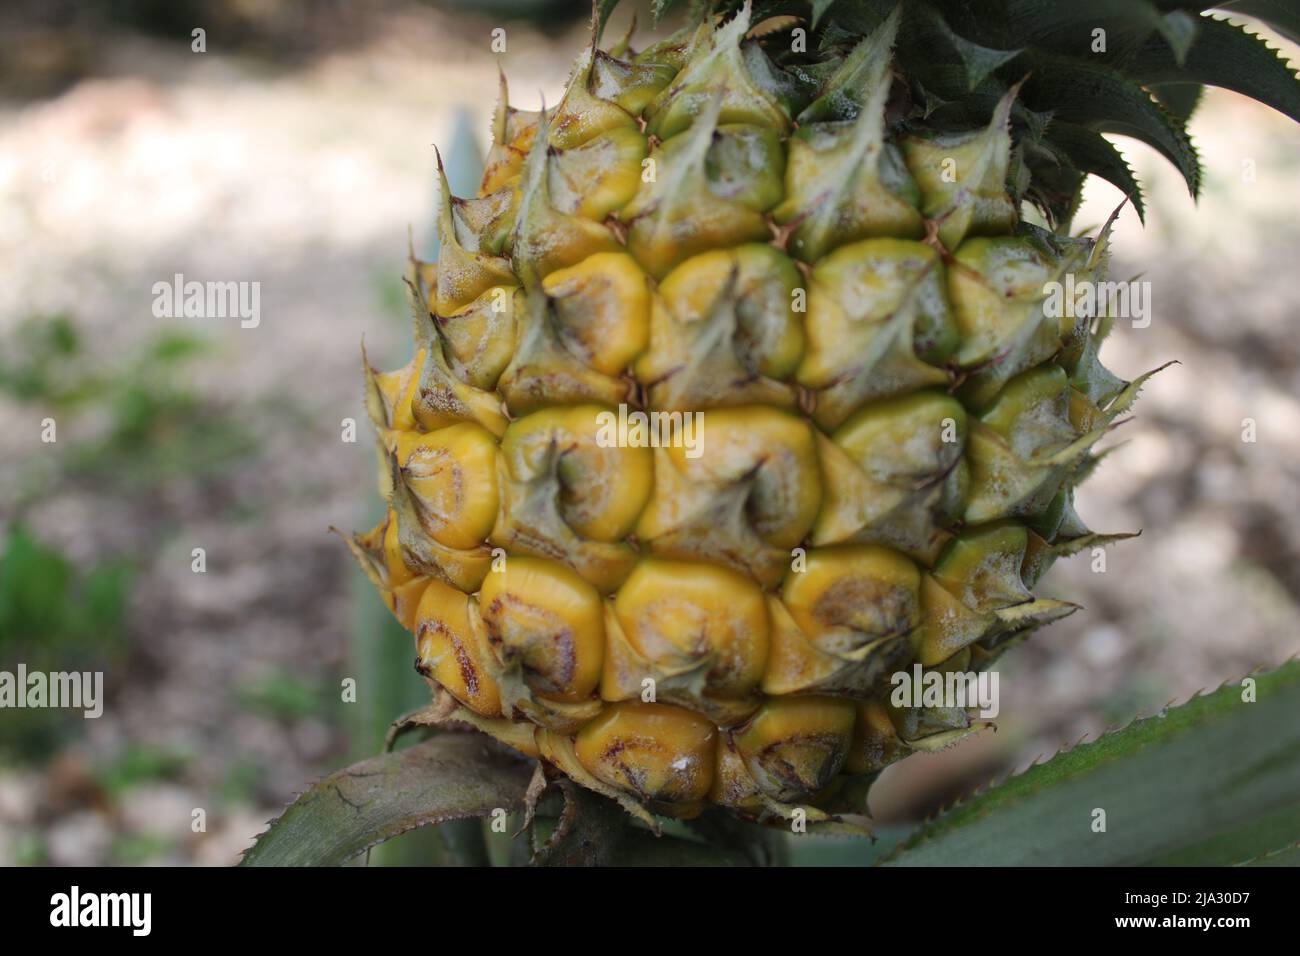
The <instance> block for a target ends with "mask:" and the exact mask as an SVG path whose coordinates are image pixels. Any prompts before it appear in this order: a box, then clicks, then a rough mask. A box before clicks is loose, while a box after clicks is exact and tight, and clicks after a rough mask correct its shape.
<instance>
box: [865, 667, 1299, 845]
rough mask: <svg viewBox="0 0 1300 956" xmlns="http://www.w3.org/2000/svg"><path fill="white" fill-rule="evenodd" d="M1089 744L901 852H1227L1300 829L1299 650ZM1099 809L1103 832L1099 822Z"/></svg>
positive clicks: (963, 810)
mask: <svg viewBox="0 0 1300 956" xmlns="http://www.w3.org/2000/svg"><path fill="white" fill-rule="evenodd" d="M1255 680H1256V681H1257V685H1256V691H1257V695H1258V699H1257V700H1256V701H1255V702H1253V703H1247V702H1244V701H1243V700H1242V694H1243V690H1242V688H1241V687H1240V686H1238V685H1225V686H1224V687H1222V688H1220V689H1219V690H1218V691H1215V692H1214V693H1212V694H1208V695H1205V696H1202V697H1197V698H1194V699H1193V700H1191V701H1189V702H1187V703H1186V704H1184V705H1182V706H1181V707H1177V708H1174V709H1172V710H1169V711H1166V712H1164V713H1163V714H1161V715H1159V716H1157V717H1152V718H1148V719H1146V720H1140V721H1136V722H1135V723H1133V724H1130V725H1129V726H1128V727H1126V728H1124V729H1123V730H1120V731H1116V732H1114V733H1112V734H1108V735H1106V736H1105V737H1102V738H1101V739H1100V740H1097V741H1095V742H1092V743H1087V744H1082V745H1080V746H1078V747H1075V748H1074V749H1072V750H1070V751H1068V752H1065V753H1062V754H1059V755H1057V756H1056V757H1054V758H1052V759H1051V760H1050V761H1048V762H1047V763H1044V764H1040V765H1037V766H1034V767H1032V768H1030V769H1029V770H1027V771H1026V772H1024V773H1023V774H1020V775H1019V776H1016V777H1013V778H1011V780H1009V781H1007V782H1006V783H1005V784H1003V785H1002V786H1000V787H997V788H995V789H993V790H990V791H988V792H986V793H983V794H980V795H979V796H977V797H975V798H973V799H971V800H970V801H968V802H967V803H965V804H962V805H960V806H958V807H957V808H955V809H954V810H953V811H951V812H950V813H948V814H946V815H945V816H943V817H940V818H939V819H938V820H936V821H934V822H933V823H931V824H930V825H928V826H926V827H925V828H923V829H922V830H921V831H920V832H919V833H918V834H917V835H915V836H914V837H913V838H912V839H911V840H909V841H908V843H907V844H906V845H905V846H904V847H903V848H902V849H901V850H900V851H899V852H898V853H896V854H895V855H894V857H892V858H891V859H890V860H889V861H888V862H889V863H890V864H893V865H945V864H966V865H971V864H974V865H1038V866H1050V865H1085V866H1086V865H1135V864H1150V863H1165V864H1168V865H1174V864H1179V865H1182V864H1198V865H1226V864H1231V863H1235V862H1240V861H1242V860H1243V859H1250V858H1252V857H1256V856H1262V855H1264V854H1267V853H1269V852H1270V851H1272V850H1279V849H1281V848H1283V847H1286V846H1290V845H1292V844H1294V843H1295V842H1296V841H1297V840H1298V839H1300V720H1297V719H1296V715H1297V714H1298V713H1300V662H1297V661H1292V662H1290V663H1288V664H1286V665H1284V666H1283V667H1280V668H1278V669H1277V670H1275V671H1272V672H1270V673H1267V674H1262V675H1259V676H1258V677H1257V678H1255ZM1097 810H1104V811H1105V819H1106V830H1105V832H1095V831H1094V821H1095V820H1096V819H1098V817H1097V815H1096V811H1097Z"/></svg>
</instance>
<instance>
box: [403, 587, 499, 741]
mask: <svg viewBox="0 0 1300 956" xmlns="http://www.w3.org/2000/svg"><path fill="white" fill-rule="evenodd" d="M415 647H416V657H417V666H418V667H419V668H420V670H421V672H422V673H424V674H425V675H426V676H428V677H431V678H432V679H433V680H436V681H437V682H438V683H439V684H441V685H442V686H443V687H445V688H446V689H447V690H448V691H449V692H450V693H451V695H452V696H453V697H455V698H456V699H457V700H459V701H460V702H461V703H462V704H464V705H465V706H466V707H468V708H470V709H471V710H472V711H474V712H475V713H477V714H482V715H483V716H484V717H500V716H501V691H500V687H499V686H498V684H497V682H496V679H495V678H494V676H493V674H492V672H491V670H490V667H491V661H492V656H491V650H490V649H489V647H488V644H487V633H486V631H485V630H484V628H483V625H482V622H481V621H480V620H479V617H478V609H477V607H476V606H475V601H474V599H473V598H472V597H470V596H468V595H466V594H463V593H462V592H460V591H458V590H457V589H456V588H454V587H452V586H451V585H449V584H444V583H443V582H441V581H430V582H429V586H428V587H427V588H426V589H425V592H424V596H423V597H422V598H421V599H420V605H419V607H418V608H417V609H416V612H415Z"/></svg>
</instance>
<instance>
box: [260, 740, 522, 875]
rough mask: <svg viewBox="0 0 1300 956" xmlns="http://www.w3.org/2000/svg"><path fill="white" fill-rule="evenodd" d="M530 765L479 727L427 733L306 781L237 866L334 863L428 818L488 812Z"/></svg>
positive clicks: (516, 798) (503, 803) (510, 798)
mask: <svg viewBox="0 0 1300 956" xmlns="http://www.w3.org/2000/svg"><path fill="white" fill-rule="evenodd" d="M530 773H531V770H530V769H529V767H528V765H527V763H525V762H524V761H523V760H522V759H515V758H512V757H511V756H509V755H508V754H506V753H505V752H504V751H503V750H502V749H501V748H499V747H497V746H496V745H495V744H493V743H492V742H491V741H490V740H489V739H488V738H487V737H484V736H483V735H481V734H470V733H442V734H439V735H438V736H436V737H434V738H433V739H431V740H427V741H425V742H423V743H420V744H416V745H415V746H413V747H408V748H406V749H405V750H399V751H397V752H395V753H389V754H384V755H383V756H379V757H372V758H370V759H369V760H363V761H362V762H360V763H358V764H353V765H352V766H351V767H347V768H345V769H343V770H339V771H336V772H334V773H332V774H330V775H329V776H327V777H325V778H323V779H322V780H320V781H319V782H317V783H316V784H314V785H313V786H311V787H310V788H308V789H307V791H306V792H304V793H303V794H302V795H301V796H299V797H298V799H297V800H295V801H294V802H293V803H292V804H290V805H289V807H288V809H286V810H285V812H284V813H282V814H281V815H280V816H279V817H278V818H277V819H276V820H275V821H274V822H273V823H272V824H271V826H270V827H269V828H268V829H267V831H266V832H265V833H263V834H262V835H261V836H260V837H259V838H258V840H257V842H256V843H254V844H253V846H252V847H250V848H249V849H248V850H247V851H246V852H245V853H244V858H243V860H242V861H241V862H240V865H241V866H336V865H339V864H341V863H345V862H347V861H348V860H350V859H352V858H353V857H355V856H357V855H359V854H361V853H363V852H365V851H366V850H367V849H369V848H370V847H372V846H374V845H376V844H377V843H382V842H383V841H384V840H387V839H390V838H392V837H395V836H397V835H398V834H401V833H405V832H406V831H408V830H413V829H415V828H416V827H421V826H426V825H428V824H435V823H444V822H446V821H448V820H463V819H466V818H469V817H480V816H487V815H489V814H491V813H492V811H493V810H496V809H498V808H501V809H506V810H509V809H510V808H512V807H516V806H518V805H519V804H520V802H521V801H522V799H523V795H524V791H525V790H526V789H527V786H528V779H529V776H530Z"/></svg>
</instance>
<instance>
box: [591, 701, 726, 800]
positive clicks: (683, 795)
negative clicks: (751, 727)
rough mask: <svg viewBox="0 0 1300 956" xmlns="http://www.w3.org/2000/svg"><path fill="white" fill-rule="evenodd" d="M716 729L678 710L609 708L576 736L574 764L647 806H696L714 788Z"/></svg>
mask: <svg viewBox="0 0 1300 956" xmlns="http://www.w3.org/2000/svg"><path fill="white" fill-rule="evenodd" d="M717 737H718V731H717V728H715V727H714V726H713V724H712V723H710V722H709V721H708V720H706V719H705V718H703V717H700V716H698V715H696V714H692V713H690V712H689V711H686V710H682V709H681V708H678V707H669V706H666V705H664V704H646V703H641V702H639V701H625V702H622V703H617V704H611V705H610V706H608V707H607V708H605V710H604V711H603V712H602V713H601V715H600V716H599V717H597V718H596V719H595V720H593V721H591V722H590V723H588V724H587V725H586V726H584V727H583V728H582V729H581V730H580V731H578V734H577V738H576V744H575V748H574V749H575V752H576V753H577V757H578V760H579V761H580V762H581V763H582V765H583V766H584V767H585V768H586V769H587V770H588V771H590V772H591V773H592V774H593V775H594V776H595V777H596V778H597V779H599V780H601V781H603V782H605V783H607V784H609V785H610V786H612V787H619V788H622V789H624V790H628V791H631V792H632V793H635V794H637V795H638V796H639V797H641V798H642V799H643V800H646V801H648V802H650V803H664V804H671V805H675V806H676V807H677V808H679V809H684V808H687V807H692V806H695V805H698V804H701V803H702V802H703V801H704V799H705V797H707V796H708V793H709V788H710V787H711V786H712V785H713V771H714V764H715V762H716V756H715V751H716V748H717Z"/></svg>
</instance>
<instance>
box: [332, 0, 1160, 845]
mask: <svg viewBox="0 0 1300 956" xmlns="http://www.w3.org/2000/svg"><path fill="white" fill-rule="evenodd" d="M748 29H749V15H748V9H747V8H746V9H743V10H741V11H740V12H739V13H738V14H736V15H735V16H734V17H733V18H732V19H731V20H730V21H727V22H722V23H717V24H714V23H712V22H711V21H707V20H706V21H705V22H703V23H701V24H700V25H699V26H698V27H694V28H691V29H687V30H685V31H683V32H681V33H679V34H677V35H675V36H673V37H671V38H669V39H668V40H665V41H663V42H661V43H659V44H657V45H656V46H653V47H651V48H649V49H647V50H644V51H642V52H641V53H639V54H633V53H632V52H631V51H630V49H629V48H628V45H627V40H626V39H625V40H624V41H622V42H620V43H618V44H615V45H614V46H613V47H612V48H611V50H610V51H603V50H600V49H598V48H597V47H596V45H595V42H594V40H593V43H592V45H591V46H589V47H588V49H587V50H586V51H584V52H583V54H582V55H581V56H580V57H579V59H578V61H577V63H576V64H575V67H574V72H573V75H572V78H571V80H570V83H569V86H568V88H567V91H566V93H565V96H564V97H563V99H562V100H561V102H560V103H559V104H558V105H557V106H556V107H555V108H554V109H553V110H550V111H546V112H544V113H543V112H525V111H521V110H517V109H513V108H511V107H510V106H509V105H508V101H507V95H506V89H505V81H504V78H503V79H502V89H501V98H500V101H499V103H498V107H497V110H496V113H495V116H494V119H493V138H494V145H493V147H492V150H491V153H490V155H489V157H488V162H487V168H486V172H485V174H484V178H483V182H482V186H481V188H480V190H479V194H478V196H476V197H474V198H471V199H461V198H457V197H453V196H452V195H451V194H450V191H449V189H448V186H447V182H446V177H445V176H442V204H441V211H440V218H439V223H438V227H439V240H440V248H441V252H440V258H439V261H438V262H437V263H422V262H418V261H416V260H415V259H414V258H412V260H411V262H410V266H409V269H408V276H407V279H408V286H409V290H410V295H411V299H412V307H413V313H414V320H415V340H416V350H415V355H414V357H413V359H412V361H411V362H410V364H409V365H407V366H406V367H405V368H402V369H399V370H397V371H394V372H389V373H381V372H378V371H376V370H375V369H373V368H371V367H370V365H369V362H365V363H364V367H365V376H366V399H367V408H368V411H369V414H370V417H371V419H372V420H373V422H374V424H375V426H376V428H377V430H378V433H379V451H380V459H381V463H382V467H381V490H382V492H383V494H385V495H386V496H387V498H388V500H389V503H390V506H389V509H388V512H387V516H386V518H385V519H384V521H383V522H381V524H380V525H379V526H378V527H376V528H374V529H372V530H371V531H369V532H367V533H364V534H360V535H356V536H354V537H353V538H352V539H351V540H350V542H349V543H350V546H351V549H352V551H353V553H354V555H355V556H356V557H357V559H358V561H359V562H360V563H361V565H362V567H363V569H364V570H365V571H366V573H367V574H368V575H369V576H370V578H371V579H372V581H373V582H374V583H375V585H376V587H377V588H378V589H379V590H380V593H381V594H382V596H383V598H384V600H385V602H386V603H387V605H388V606H389V608H390V609H391V610H392V611H393V613H394V614H395V615H396V616H397V618H398V619H399V620H400V621H401V623H402V624H403V625H404V626H405V627H406V628H407V629H408V630H410V631H411V632H412V634H413V635H414V638H415V646H416V654H417V659H416V667H417V670H419V671H420V673H422V674H423V675H424V676H425V677H426V678H427V679H428V681H429V683H430V684H431V686H432V687H433V688H434V691H435V694H436V695H439V696H441V697H442V698H443V700H444V701H445V702H446V703H447V704H448V706H449V707H450V708H451V710H452V711H454V713H455V714H456V716H458V717H460V718H462V719H464V720H468V721H470V722H471V723H473V724H475V725H477V726H478V727H480V728H481V729H483V730H485V731H487V732H488V733H491V734H492V735H494V736H495V737H497V738H498V739H500V740H502V741H503V742H505V743H507V744H509V745H510V746H513V747H515V748H517V749H518V750H519V751H521V752H522V753H524V754H527V755H529V756H533V757H541V758H544V759H546V760H547V761H549V762H550V763H552V764H553V765H555V766H556V767H558V768H559V769H560V770H562V771H563V772H564V773H566V774H568V775H569V776H570V777H572V778H573V779H575V780H576V781H577V782H579V783H581V784H583V785H584V786H587V787H590V788H591V789H593V790H596V791H598V792H600V793H604V794H606V795H608V796H611V797H613V798H615V799H618V800H619V801H620V802H621V803H623V805H624V806H626V807H627V808H628V809H629V810H630V811H631V812H633V813H634V814H636V815H638V816H641V817H642V818H643V819H646V820H647V821H649V822H651V823H653V820H652V817H651V814H654V813H657V814H665V815H669V816H676V817H686V818H689V817H691V816H694V815H696V814H698V813H700V812H701V811H702V810H703V809H704V808H705V807H706V806H708V805H710V804H713V805H719V806H723V807H727V808H729V809H731V810H732V811H734V812H735V813H737V814H739V815H741V816H744V817H747V818H750V819H757V820H763V821H767V822H775V821H779V820H783V819H791V818H793V817H795V816H796V814H803V815H805V817H806V819H807V820H809V821H811V822H818V821H828V820H836V819H847V817H843V816H842V815H843V814H852V813H860V812H862V810H863V803H864V794H865V785H866V784H868V783H869V782H870V780H871V779H872V778H873V777H874V776H875V775H876V774H877V773H878V772H879V771H880V770H881V769H882V768H883V767H884V766H886V765H888V764H889V763H891V762H892V761H894V760H896V759H899V758H900V757H902V756H905V755H906V754H908V753H910V752H913V751H916V750H930V749H935V748H937V747H941V746H946V745H948V744H949V743H951V742H952V741H954V740H955V739H958V738H959V737H961V736H963V735H964V734H966V733H967V732H969V730H970V729H971V726H972V720H971V717H970V716H969V714H968V712H967V711H966V710H964V709H961V708H953V707H907V706H896V705H895V704H894V703H891V700H890V692H891V689H892V688H891V683H890V677H891V675H892V674H894V673H896V672H899V671H905V670H910V669H911V668H912V667H913V665H915V664H919V665H921V667H923V668H924V669H926V670H939V671H970V670H979V669H982V668H984V667H987V666H988V665H989V663H990V662H991V661H992V660H994V659H995V658H996V656H997V655H998V654H999V653H1001V652H1002V651H1003V650H1004V649H1005V648H1006V647H1008V646H1010V645H1011V644H1013V643H1014V642H1016V641H1018V640H1020V639H1022V638H1023V637H1025V636H1026V635H1027V634H1029V633H1030V632H1031V631H1032V630H1033V629H1035V628H1037V627H1039V626H1042V625H1043V624H1046V623H1048V622H1050V621H1052V620H1056V619H1058V618H1060V617H1063V616H1064V615H1066V614H1068V613H1070V612H1072V611H1073V610H1075V606H1074V605H1071V604H1069V603H1067V602H1062V601H1056V600H1051V599H1048V598H1037V597H1035V596H1034V594H1033V592H1032V590H1031V589H1032V588H1033V587H1034V586H1035V585H1036V583H1037V581H1038V579H1039V578H1040V577H1041V576H1042V574H1043V573H1044V572H1045V571H1046V570H1047V568H1048V567H1049V566H1050V564H1051V563H1052V561H1053V560H1055V558H1057V557H1058V556H1061V555H1066V554H1070V553H1073V552H1076V551H1078V550H1080V549H1083V548H1090V547H1096V546H1100V545H1103V544H1105V543H1107V542H1108V541H1109V540H1111V539H1113V538H1115V537H1123V536H1117V535H1097V534H1094V533H1092V532H1090V531H1089V530H1088V529H1087V528H1086V527H1085V526H1084V525H1083V523H1082V522H1081V521H1080V520H1079V518H1078V517H1077V515H1076V514H1075V512H1074V510H1073V507H1072V498H1073V488H1074V486H1075V484H1076V483H1077V482H1078V481H1079V480H1081V479H1082V478H1083V477H1084V476H1086V474H1087V472H1088V471H1089V469H1090V468H1091V467H1092V465H1093V463H1094V462H1095V460H1096V456H1095V455H1093V454H1092V452H1091V448H1092V446H1093V444H1094V443H1095V442H1096V441H1097V439H1098V438H1100V437H1101V436H1102V435H1103V434H1104V433H1105V431H1106V430H1107V429H1108V428H1109V427H1110V425H1111V423H1112V422H1113V421H1114V419H1115V418H1116V416H1118V415H1119V414H1120V413H1121V412H1123V411H1124V410H1126V409H1127V408H1129V407H1130V406H1131V404H1132V402H1133V400H1134V398H1135V397H1136V394H1137V389H1138V387H1139V386H1140V384H1141V382H1142V380H1143V379H1144V378H1145V376H1143V379H1138V380H1137V381H1135V382H1132V383H1126V382H1124V381H1121V380H1119V379H1118V378H1116V377H1115V376H1114V375H1113V374H1111V373H1110V372H1108V371H1107V370H1106V369H1105V368H1104V367H1103V366H1102V365H1101V364H1100V363H1099V361H1098V357H1097V353H1098V349H1099V346H1100V343H1101V340H1102V339H1103V338H1104V336H1105V334H1106V332H1107V331H1108V322H1107V321H1106V320H1104V319H1102V320H1097V319H1093V318H1091V317H1088V316H1075V315H1073V314H1072V310H1069V309H1066V310H1065V311H1066V313H1067V314H1066V315H1063V316H1057V315H1055V314H1053V311H1054V310H1052V309H1049V308H1047V307H1046V301H1047V297H1046V295H1045V286H1046V285H1047V284H1048V283H1050V282H1053V281H1064V276H1065V275H1066V274H1067V273H1073V275H1074V278H1075V280H1076V282H1078V281H1084V280H1094V281H1099V280H1100V279H1101V278H1103V276H1104V266H1105V230H1103V234H1102V237H1101V238H1100V239H1099V240H1095V241H1094V240H1083V239H1070V238H1066V237H1062V236H1059V235H1054V234H1050V233H1047V232H1046V231H1044V230H1041V229H1037V228H1035V227H1033V226H1030V225H1028V224H1026V223H1022V222H1021V221H1020V217H1019V214H1018V206H1017V203H1016V202H1015V201H1014V200H1013V198H1012V197H1011V196H1010V195H1009V194H1008V191H1007V188H1006V181H1007V178H1008V168H1009V160H1010V154H1011V139H1010V133H1009V125H1008V116H1009V111H1010V108H1011V99H1010V97H1008V98H1007V99H1006V100H1004V101H1003V103H1001V104H1000V105H999V107H998V109H997V111H996V112H995V114H994V116H993V119H992V122H991V123H990V124H989V125H988V126H987V127H986V128H984V129H979V130H972V131H969V132H966V133H959V134H952V133H948V134H944V135H939V136H930V137H921V136H916V135H913V136H906V137H898V136H892V135H891V133H890V130H889V127H888V125H887V124H886V121H885V111H886V103H887V100H888V98H889V94H890V88H891V83H892V81H893V75H892V72H891V65H890V55H889V54H890V49H891V46H892V43H893V40H894V33H895V30H896V24H895V22H894V20H893V19H891V20H890V21H889V22H887V23H885V25H884V26H882V27H881V28H880V29H879V30H878V31H877V32H876V33H875V34H873V35H872V36H870V37H868V38H867V39H866V40H864V41H863V43H862V44H861V45H860V46H859V47H858V48H857V49H856V50H855V51H854V52H853V53H852V54H850V55H849V56H848V57H846V59H845V61H844V64H843V65H842V66H841V68H840V69H839V71H837V72H836V73H835V74H834V75H833V76H831V78H830V79H829V80H827V81H825V82H824V83H823V85H822V88H821V90H820V91H819V95H815V96H814V95H806V96H803V98H802V100H801V99H800V98H799V97H798V96H797V95H795V93H791V92H790V91H789V90H788V89H785V88H783V87H782V86H781V85H780V84H779V83H777V82H775V81H774V80H773V78H772V75H771V74H770V72H768V71H770V70H771V69H772V68H771V67H770V64H768V65H766V66H765V64H767V61H766V59H765V57H764V55H763V53H762V51H761V50H760V49H759V48H758V47H757V46H755V45H754V44H752V43H749V42H746V41H745V39H744V38H745V34H746V32H747V31H748ZM620 406H623V409H622V414H623V415H624V416H626V415H627V414H628V412H629V411H644V412H656V413H665V414H675V415H676V416H677V418H676V419H668V420H669V421H674V422H677V423H682V424H684V423H686V422H688V421H698V422H699V423H701V426H702V427H701V430H700V431H699V433H698V436H697V437H698V439H699V442H698V447H696V448H694V449H692V448H690V447H682V443H678V444H677V445H676V446H674V447H646V446H645V445H646V441H644V440H648V439H649V437H650V436H649V435H648V434H642V435H641V436H639V437H640V438H641V439H643V441H640V442H637V439H636V438H633V441H634V442H636V444H630V443H629V444H624V445H619V444H617V443H614V444H611V443H610V442H609V441H608V440H607V439H608V437H609V433H608V431H605V432H602V429H603V428H605V429H607V428H608V424H609V422H610V421H611V420H612V419H613V418H617V416H618V415H619V414H620ZM696 413H698V418H695V417H693V416H695V415H696ZM682 434H685V433H679V437H680V435H682Z"/></svg>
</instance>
